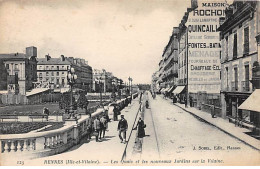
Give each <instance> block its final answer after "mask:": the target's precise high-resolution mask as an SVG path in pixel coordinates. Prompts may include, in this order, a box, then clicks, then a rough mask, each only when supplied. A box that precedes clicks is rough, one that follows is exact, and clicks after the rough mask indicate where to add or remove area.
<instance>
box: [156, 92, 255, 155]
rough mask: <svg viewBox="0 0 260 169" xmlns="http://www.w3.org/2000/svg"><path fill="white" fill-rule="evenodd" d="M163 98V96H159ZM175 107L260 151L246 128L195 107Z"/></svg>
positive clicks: (178, 104)
mask: <svg viewBox="0 0 260 169" xmlns="http://www.w3.org/2000/svg"><path fill="white" fill-rule="evenodd" d="M158 96H159V97H162V96H161V95H158ZM164 100H165V101H167V102H169V104H173V103H172V100H171V99H164ZM174 105H176V106H178V107H179V108H181V109H183V110H184V111H186V112H188V113H190V114H192V115H194V116H196V117H197V118H201V119H203V120H204V121H206V122H207V123H209V124H211V125H213V126H215V127H217V128H218V129H220V130H222V131H223V132H225V133H227V134H229V135H231V136H233V137H235V138H236V139H238V140H240V141H242V142H244V143H245V144H247V145H249V146H251V147H253V148H255V149H257V150H260V141H259V140H257V139H255V138H253V137H251V136H249V135H247V134H245V132H250V130H247V129H246V128H241V127H238V126H235V124H233V123H230V122H228V121H227V120H226V119H223V118H221V117H217V118H212V117H211V114H210V113H207V112H204V111H201V110H198V109H196V108H194V107H188V108H186V107H185V105H184V104H180V103H174Z"/></svg>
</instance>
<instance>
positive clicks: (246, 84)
mask: <svg viewBox="0 0 260 169" xmlns="http://www.w3.org/2000/svg"><path fill="white" fill-rule="evenodd" d="M233 72H234V78H233V81H232V82H231V90H233V91H238V72H239V71H238V67H234V68H233ZM249 76H250V75H249V65H245V78H244V80H243V81H242V83H241V87H242V90H243V91H249V90H250V88H249V84H250V81H249ZM226 87H227V89H229V69H228V67H226Z"/></svg>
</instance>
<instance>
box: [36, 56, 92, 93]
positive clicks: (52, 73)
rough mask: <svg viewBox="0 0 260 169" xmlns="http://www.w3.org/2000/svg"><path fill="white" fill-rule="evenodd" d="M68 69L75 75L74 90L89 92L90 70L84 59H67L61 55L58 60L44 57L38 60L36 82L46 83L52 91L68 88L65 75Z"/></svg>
mask: <svg viewBox="0 0 260 169" xmlns="http://www.w3.org/2000/svg"><path fill="white" fill-rule="evenodd" d="M70 68H74V70H75V74H76V75H77V80H76V83H75V84H74V88H79V89H84V90H86V91H91V90H92V68H91V67H90V66H89V65H88V64H87V63H86V61H85V60H84V59H79V58H73V57H69V58H68V57H64V56H63V55H61V57H60V58H52V57H51V56H49V55H46V56H45V58H39V59H38V65H37V75H38V82H39V83H42V84H46V83H47V84H49V85H50V86H51V88H54V89H57V88H58V89H62V88H69V84H68V79H67V75H68V70H69V69H70Z"/></svg>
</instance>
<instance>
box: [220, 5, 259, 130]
mask: <svg viewBox="0 0 260 169" xmlns="http://www.w3.org/2000/svg"><path fill="white" fill-rule="evenodd" d="M258 15H259V1H258V2H257V1H234V3H233V4H232V5H230V6H229V8H227V10H226V17H225V18H224V22H223V23H222V24H221V26H220V27H219V30H220V31H221V46H222V48H221V81H222V84H221V103H222V116H223V117H224V118H226V117H230V118H234V119H240V120H244V121H247V122H249V123H250V122H251V123H254V124H256V123H258V124H259V112H258V113H256V112H252V111H248V110H242V109H238V107H239V106H240V105H241V104H242V103H243V102H244V101H245V100H246V99H247V98H248V97H249V96H250V95H251V93H252V92H253V91H254V90H255V88H256V87H257V85H253V84H252V83H251V82H250V81H251V80H252V79H253V74H254V72H253V68H254V67H255V66H256V65H259V59H260V58H259V52H258V48H259V46H258V45H259V44H258V45H257V36H258V37H259V28H257V27H259V25H258V24H257V23H259V16H258ZM258 43H259V41H258ZM256 83H259V81H258V82H256ZM258 86H259V85H258ZM259 111H260V110H259ZM256 116H258V117H256ZM257 121H258V122H257ZM258 126H259V125H258Z"/></svg>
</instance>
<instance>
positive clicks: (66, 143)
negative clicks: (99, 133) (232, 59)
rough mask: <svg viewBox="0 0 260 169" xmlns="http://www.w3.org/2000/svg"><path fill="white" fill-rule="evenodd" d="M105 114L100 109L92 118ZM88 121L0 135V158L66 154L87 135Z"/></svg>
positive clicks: (84, 116)
mask: <svg viewBox="0 0 260 169" xmlns="http://www.w3.org/2000/svg"><path fill="white" fill-rule="evenodd" d="M125 100H126V99H122V100H120V103H121V102H122V103H125ZM104 112H105V109H104V108H98V109H97V110H96V111H95V112H94V113H93V114H92V117H96V116H99V115H101V114H102V113H104ZM88 119H89V116H88V115H82V116H81V118H80V119H79V120H78V122H77V123H76V122H75V121H74V123H73V122H68V123H67V122H66V123H65V125H64V126H63V127H62V128H59V129H56V130H51V131H43V132H35V133H24V134H6V135H0V148H1V149H0V150H1V152H0V153H1V154H0V156H1V157H3V158H6V159H9V158H12V156H13V155H17V156H18V155H19V159H21V158H24V159H32V158H37V157H44V156H50V155H54V154H58V153H61V152H64V151H66V150H67V149H69V148H71V147H72V146H74V145H76V144H78V143H79V141H80V139H81V138H82V137H84V136H85V135H86V134H87V125H86V123H87V120H88ZM92 119H94V118H92Z"/></svg>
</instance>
